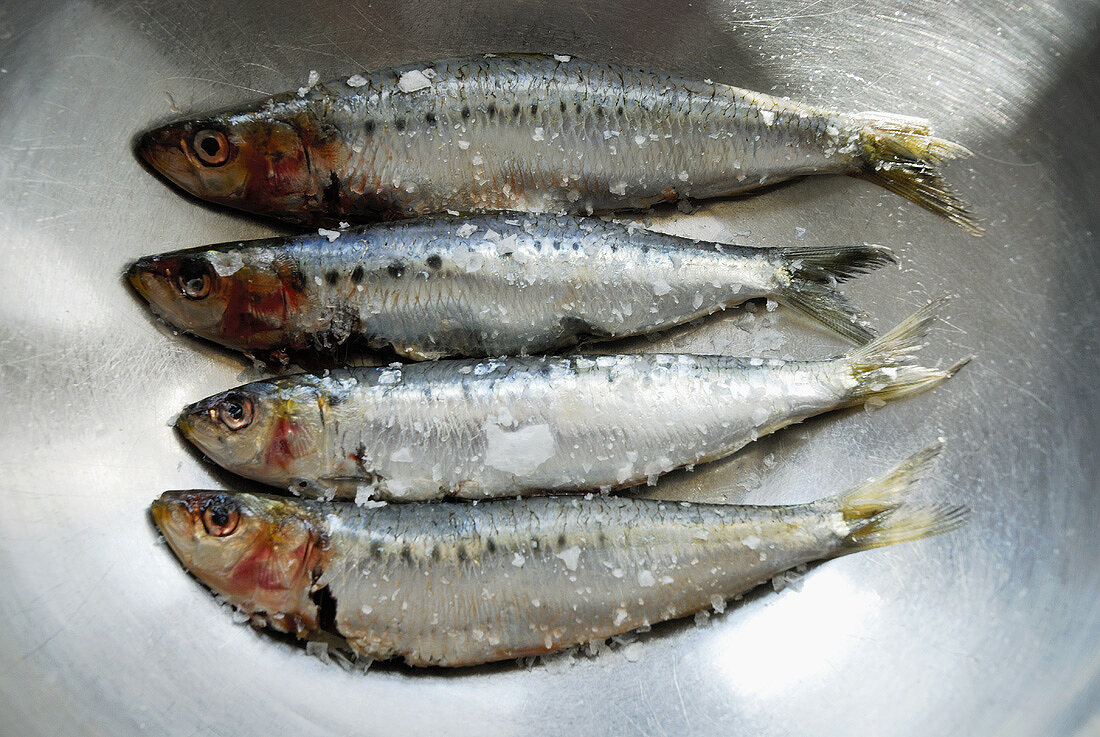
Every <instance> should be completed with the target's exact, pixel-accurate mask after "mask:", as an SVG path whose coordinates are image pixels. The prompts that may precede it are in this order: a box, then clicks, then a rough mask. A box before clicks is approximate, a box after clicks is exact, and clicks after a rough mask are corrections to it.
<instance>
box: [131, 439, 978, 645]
mask: <svg viewBox="0 0 1100 737" xmlns="http://www.w3.org/2000/svg"><path fill="white" fill-rule="evenodd" d="M938 450H939V449H938V447H931V448H928V449H926V450H924V451H921V452H919V453H917V454H915V455H914V456H912V457H911V458H909V460H907V461H906V462H904V463H902V464H901V465H900V466H898V467H897V468H895V469H894V470H893V471H892V472H890V473H888V474H886V475H884V476H882V477H880V478H877V479H873V480H871V481H868V482H866V483H864V484H863V485H861V486H858V487H857V488H855V489H853V490H851V491H849V492H848V493H846V494H843V495H841V496H838V497H833V498H827V499H822V500H819V501H816V502H811V503H809V504H798V505H790V506H779V507H761V506H755V507H754V506H734V505H715V504H689V503H687V502H682V503H673V502H661V501H656V500H651V499H628V498H622V497H614V496H611V497H604V496H597V497H595V498H593V499H590V500H580V499H578V498H575V497H572V498H570V497H544V498H538V499H522V500H515V499H512V500H497V501H492V502H486V503H482V504H477V505H473V504H432V503H420V504H388V505H387V504H382V505H378V506H374V507H364V506H359V505H356V504H352V503H346V502H343V503H342V502H321V501H304V500H292V499H288V498H285V497H276V496H267V495H256V494H243V493H231V492H217V491H176V492H166V493H165V494H163V495H161V497H160V499H159V500H157V501H156V502H154V503H153V507H152V511H153V518H154V519H155V520H156V523H157V525H158V526H159V527H160V530H161V531H162V532H163V533H164V537H165V538H166V539H167V541H168V544H169V545H170V546H171V548H172V550H173V551H174V552H175V553H176V555H177V556H178V557H179V559H180V561H181V562H182V563H183V565H184V566H185V567H187V568H188V569H189V570H190V571H191V572H192V573H193V574H194V575H195V576H196V577H197V578H198V579H199V580H200V581H202V582H203V583H204V584H206V585H207V586H208V587H210V588H211V589H213V591H214V592H216V593H218V594H220V595H222V596H224V597H225V598H226V599H228V600H229V602H230V603H232V604H233V605H235V606H237V607H239V608H240V609H241V610H243V611H244V612H245V613H247V614H249V615H251V617H252V619H253V621H259V622H262V623H264V624H267V625H268V626H270V627H272V628H274V629H276V630H279V631H283V632H290V633H293V634H296V635H298V636H299V637H316V636H318V635H319V634H325V635H335V636H337V637H339V638H342V639H343V640H344V641H346V643H347V645H348V646H350V648H351V649H352V650H354V651H355V652H356V653H358V654H359V655H361V656H365V657H368V658H373V659H378V660H382V659H390V658H403V659H404V661H405V662H406V663H408V664H409V665H414V666H427V665H439V666H464V665H473V664H477V663H484V662H488V661H493V660H501V659H505V658H516V657H524V656H532V655H543V654H546V653H550V652H554V651H555V650H560V649H562V648H567V647H570V646H573V645H578V644H582V643H587V642H593V641H601V640H603V639H605V638H608V637H611V636H613V635H617V634H621V633H624V632H627V631H629V630H632V629H635V628H638V627H642V626H648V625H652V624H656V623H658V622H662V621H665V620H669V619H676V618H678V617H683V616H686V615H689V614H692V613H694V612H698V611H701V610H704V609H709V608H711V607H715V608H717V609H719V610H721V609H723V608H724V606H725V604H724V603H725V602H726V601H727V600H729V599H732V598H733V597H735V596H737V595H739V594H741V593H744V592H745V591H748V590H749V589H752V588H753V587H754V586H756V585H758V584H760V583H762V582H763V581H766V580H768V579H769V578H772V577H774V576H776V575H777V574H779V573H781V572H783V571H785V570H787V569H789V568H793V567H795V566H797V565H800V564H804V563H808V562H810V561H816V560H824V559H828V558H836V557H839V556H842V555H848V554H849V553H855V552H859V551H861V550H867V549H869V548H874V547H879V546H884V545H893V544H894V543H900V542H905V541H908V540H917V539H920V538H923V537H928V536H931V535H938V534H941V533H944V532H947V531H949V530H953V529H955V528H957V527H959V526H961V525H962V524H964V523H965V521H966V519H967V515H968V511H967V509H966V508H965V507H961V506H953V505H946V504H937V503H926V504H921V503H914V502H912V501H908V500H906V498H905V497H906V490H907V487H908V486H909V485H910V484H911V483H912V482H913V481H914V480H915V477H916V475H917V474H918V473H919V472H921V471H922V470H923V469H924V468H925V467H927V466H928V465H929V463H930V461H931V460H932V458H933V457H934V456H935V455H936V453H937V452H938Z"/></svg>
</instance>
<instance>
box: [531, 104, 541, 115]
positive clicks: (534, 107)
mask: <svg viewBox="0 0 1100 737" xmlns="http://www.w3.org/2000/svg"><path fill="white" fill-rule="evenodd" d="M538 111H539V104H538V103H537V102H532V103H531V114H532V115H534V114H535V113H537V112H538Z"/></svg>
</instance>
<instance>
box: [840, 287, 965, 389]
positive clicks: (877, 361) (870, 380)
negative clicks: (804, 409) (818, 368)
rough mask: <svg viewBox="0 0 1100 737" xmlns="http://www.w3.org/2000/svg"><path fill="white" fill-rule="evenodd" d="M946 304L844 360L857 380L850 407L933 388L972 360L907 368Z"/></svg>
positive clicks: (905, 322)
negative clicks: (938, 367) (870, 400)
mask: <svg viewBox="0 0 1100 737" xmlns="http://www.w3.org/2000/svg"><path fill="white" fill-rule="evenodd" d="M945 302H946V300H944V299H938V300H934V301H932V302H929V303H928V304H926V305H925V306H924V307H922V308H920V309H919V310H917V311H916V312H914V313H913V314H912V315H910V316H909V317H907V318H906V319H905V320H902V322H901V324H900V325H898V326H897V327H896V328H894V329H893V330H891V331H890V332H888V333H886V334H885V335H883V336H881V337H880V338H877V339H876V340H874V341H873V342H871V343H868V344H867V345H865V346H861V347H860V348H856V349H855V350H853V351H851V352H850V353H848V354H847V355H846V356H845V357H844V358H843V359H841V360H843V361H844V362H845V363H846V364H847V367H848V369H849V370H850V371H851V375H852V378H853V379H854V380H855V386H854V387H852V388H851V390H850V393H849V397H850V403H851V404H861V403H863V402H866V401H867V400H868V399H873V398H878V399H883V400H888V399H896V398H898V397H903V396H906V395H908V394H916V393H917V392H922V391H925V390H927V389H931V388H932V387H934V386H936V385H937V384H940V383H942V382H944V381H946V380H947V379H950V378H951V377H952V376H954V375H955V374H956V373H958V371H959V369H961V368H962V367H963V366H965V365H966V364H967V363H969V362H970V358H964V359H963V360H961V361H959V362H958V363H956V364H955V365H953V366H950V367H948V368H946V369H936V368H928V367H926V366H911V365H908V362H909V361H912V360H913V354H914V353H915V352H916V351H918V350H920V349H921V347H923V345H924V344H923V343H922V342H921V341H922V340H923V339H924V336H925V335H926V334H927V332H928V328H929V326H930V325H931V324H932V322H933V320H935V319H936V312H937V311H938V310H939V309H940V308H941V307H942V306H943V304H944V303H945Z"/></svg>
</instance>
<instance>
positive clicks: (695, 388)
mask: <svg viewBox="0 0 1100 737" xmlns="http://www.w3.org/2000/svg"><path fill="white" fill-rule="evenodd" d="M935 307H936V303H932V304H929V305H928V306H926V307H924V308H922V309H921V310H919V311H918V312H917V313H916V314H914V315H913V316H912V317H910V318H909V319H907V320H905V321H904V322H903V323H902V324H901V325H899V326H898V327H897V328H895V329H894V330H893V331H891V332H890V333H888V334H887V335H884V336H882V337H881V338H879V339H878V340H876V341H874V342H872V343H869V344H867V345H865V346H862V347H860V348H857V349H855V350H853V351H851V352H850V353H848V354H846V355H844V356H841V357H839V358H835V359H831V360H825V361H782V360H779V359H760V358H752V359H749V358H731V357H726V356H695V355H660V354H657V355H620V356H569V357H564V358H554V357H541V358H504V359H499V360H496V359H493V360H482V361H476V360H465V361H457V360H452V361H436V362H431V363H417V364H408V365H401V364H393V365H391V366H388V367H371V368H355V369H346V370H339V371H332V372H326V373H325V375H324V376H316V375H311V374H298V375H292V376H284V377H279V378H274V379H269V380H266V381H257V382H253V383H251V384H246V385H244V386H241V387H238V388H236V389H233V390H231V391H228V392H224V393H221V394H217V395H215V396H212V397H209V398H207V399H204V400H202V401H200V402H198V403H196V404H194V405H191V406H190V407H187V408H185V409H184V411H183V413H182V414H181V416H180V417H179V419H178V420H177V424H178V427H179V429H180V430H181V431H182V432H183V434H184V435H185V436H186V437H187V438H188V440H190V441H191V442H192V443H194V444H195V445H196V446H198V447H199V449H201V450H202V451H203V453H205V454H206V455H207V457H209V458H210V459H212V460H213V461H215V462H216V463H218V464H220V465H221V466H223V467H225V468H226V469H228V470H230V471H233V472H235V473H238V474H240V475H242V476H246V477H248V478H252V479H255V480H257V481H261V482H264V483H267V484H271V485H274V486H279V487H282V488H284V489H285V488H288V487H289V488H291V489H292V490H294V491H296V492H299V493H302V494H305V495H311V496H317V495H321V496H329V497H331V495H333V494H335V493H339V494H341V495H342V496H345V497H350V496H353V495H357V496H358V495H363V496H366V495H372V496H374V497H375V498H380V499H389V500H400V501H412V500H425V499H439V498H443V497H448V496H453V497H461V498H467V499H485V498H492V497H501V496H516V495H529V494H540V493H547V492H556V493H567V492H585V491H589V490H594V489H616V488H624V487H628V486H632V485H635V484H639V483H642V482H645V481H647V480H648V481H655V480H656V479H657V477H658V476H660V475H661V474H664V473H666V472H668V471H671V470H673V469H676V468H680V467H682V466H686V465H691V464H698V463H703V462H706V461H710V460H714V459H717V458H721V457H723V456H726V455H728V454H730V453H733V452H734V451H736V450H738V449H739V448H741V447H742V446H744V445H745V444H747V443H749V442H751V441H753V440H755V439H756V438H758V437H760V436H762V435H766V434H768V433H771V432H774V431H776V430H778V429H779V428H782V427H784V426H786V425H789V424H791V423H794V422H799V421H801V420H803V419H805V418H807V417H811V416H813V415H816V414H820V413H822V412H826V411H829V410H833V409H837V408H840V407H847V406H851V405H855V404H862V403H864V402H866V401H868V400H871V399H876V400H886V399H893V398H896V397H900V396H905V395H908V394H912V393H914V392H918V391H923V390H925V389H928V388H930V387H932V386H935V385H936V384H939V383H940V382H942V381H944V380H945V379H947V378H948V377H949V376H951V375H953V374H954V373H955V372H956V371H957V370H958V369H959V367H960V366H961V365H962V364H961V363H960V364H957V365H955V366H953V367H951V368H948V369H934V368H926V367H922V366H913V365H909V364H908V363H906V361H907V360H908V359H909V358H910V354H911V353H912V352H913V351H914V350H916V349H917V348H918V347H919V346H920V340H921V338H922V336H923V335H924V333H925V331H926V329H927V327H928V325H929V323H930V322H931V321H932V320H933V319H934V310H935ZM963 363H965V361H964V362H963ZM360 498H362V497H360Z"/></svg>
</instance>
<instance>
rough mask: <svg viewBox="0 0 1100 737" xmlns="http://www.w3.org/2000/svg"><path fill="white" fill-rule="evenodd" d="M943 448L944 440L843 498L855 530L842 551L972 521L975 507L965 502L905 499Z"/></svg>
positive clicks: (942, 530)
mask: <svg viewBox="0 0 1100 737" xmlns="http://www.w3.org/2000/svg"><path fill="white" fill-rule="evenodd" d="M942 450H943V441H942V440H940V441H938V442H937V443H935V444H933V445H930V446H928V447H927V448H924V449H923V450H919V451H917V452H916V453H914V454H913V455H911V456H909V458H907V459H905V460H904V461H902V462H901V463H899V464H898V465H897V466H896V467H895V468H893V469H892V470H890V471H888V472H886V473H885V474H883V475H882V476H878V477H876V478H873V479H870V480H869V481H865V482H864V483H862V484H860V485H859V486H857V487H856V488H854V489H852V490H851V491H849V492H847V493H846V494H843V495H842V496H841V497H840V498H839V499H838V501H839V503H840V512H841V515H842V516H843V518H844V522H845V524H847V525H848V527H849V529H850V532H849V533H848V535H847V536H846V537H845V538H844V546H843V548H842V550H841V554H842V555H846V554H848V553H855V552H858V551H860V550H867V549H869V548H879V547H882V546H884V545H894V544H896V543H902V542H907V541H909V540H920V539H921V538H924V537H931V536H933V535H942V534H943V533H945V532H950V531H951V530H954V529H957V528H959V527H962V526H963V525H964V524H966V522H967V520H968V519H969V517H970V510H969V509H968V508H967V507H965V506H961V505H952V504H945V503H928V504H923V503H914V502H910V501H907V500H906V498H905V497H906V494H907V492H908V490H909V487H910V486H912V485H913V484H914V483H916V481H917V480H918V479H919V477H920V475H921V474H922V473H924V472H925V471H927V470H928V469H929V468H930V467H931V465H932V463H933V461H935V459H936V456H938V455H939V454H940V451H942Z"/></svg>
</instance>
